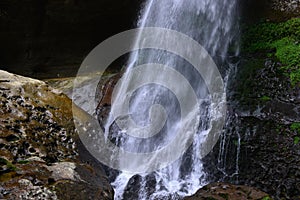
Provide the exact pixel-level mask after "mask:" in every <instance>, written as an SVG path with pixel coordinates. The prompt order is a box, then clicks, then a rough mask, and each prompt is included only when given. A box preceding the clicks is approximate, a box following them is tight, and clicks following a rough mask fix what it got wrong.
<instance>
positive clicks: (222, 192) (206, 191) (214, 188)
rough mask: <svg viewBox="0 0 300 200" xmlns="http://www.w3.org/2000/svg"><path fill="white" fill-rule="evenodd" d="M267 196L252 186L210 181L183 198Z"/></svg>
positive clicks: (231, 199)
mask: <svg viewBox="0 0 300 200" xmlns="http://www.w3.org/2000/svg"><path fill="white" fill-rule="evenodd" d="M268 197H269V195H268V194H266V193H264V192H262V191H260V190H258V189H255V188H252V187H248V186H243V185H231V184H228V183H212V184H209V185H206V186H204V187H203V188H202V189H200V190H198V192H197V193H196V194H195V195H193V196H191V197H186V198H184V200H208V199H209V200H224V199H226V200H237V199H238V200H247V199H253V200H262V199H268V200H271V198H268Z"/></svg>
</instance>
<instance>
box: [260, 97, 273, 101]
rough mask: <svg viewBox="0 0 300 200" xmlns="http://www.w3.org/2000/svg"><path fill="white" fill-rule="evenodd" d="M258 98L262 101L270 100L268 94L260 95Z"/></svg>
mask: <svg viewBox="0 0 300 200" xmlns="http://www.w3.org/2000/svg"><path fill="white" fill-rule="evenodd" d="M260 100H262V101H270V100H271V97H268V96H262V97H260Z"/></svg>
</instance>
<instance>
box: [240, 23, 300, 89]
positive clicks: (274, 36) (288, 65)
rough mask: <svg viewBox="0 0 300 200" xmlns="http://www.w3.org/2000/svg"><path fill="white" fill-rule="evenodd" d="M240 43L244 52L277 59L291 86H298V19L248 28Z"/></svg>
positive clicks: (299, 30) (299, 64) (299, 55)
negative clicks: (263, 54) (260, 53)
mask: <svg viewBox="0 0 300 200" xmlns="http://www.w3.org/2000/svg"><path fill="white" fill-rule="evenodd" d="M242 41H243V42H242V43H243V45H242V46H243V51H244V52H248V53H255V52H262V53H265V54H266V56H268V57H274V58H276V59H278V60H279V61H280V62H281V63H282V64H283V70H284V71H285V74H287V75H288V76H289V78H290V81H291V84H292V85H293V86H297V85H300V18H294V19H290V20H288V21H286V22H282V23H270V22H263V23H259V24H256V25H254V26H251V27H248V28H246V30H245V35H244V37H243V39H242Z"/></svg>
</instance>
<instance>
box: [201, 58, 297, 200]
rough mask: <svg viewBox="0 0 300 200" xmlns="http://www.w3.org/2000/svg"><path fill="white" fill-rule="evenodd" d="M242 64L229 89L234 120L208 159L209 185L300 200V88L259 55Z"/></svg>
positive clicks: (278, 66)
mask: <svg viewBox="0 0 300 200" xmlns="http://www.w3.org/2000/svg"><path fill="white" fill-rule="evenodd" d="M241 66H243V68H240V70H239V71H238V74H237V75H236V77H235V78H234V81H232V83H231V84H230V86H229V91H232V92H231V93H230V94H229V95H228V98H229V102H230V105H229V108H230V112H231V113H230V116H231V119H230V120H229V122H228V124H227V129H226V132H225V133H224V134H223V135H222V137H221V139H220V144H219V145H216V147H215V148H214V151H213V152H212V153H211V154H210V156H211V157H210V156H208V157H207V158H206V159H207V160H206V165H207V166H206V168H207V170H208V171H209V173H210V174H213V175H212V176H213V177H212V178H211V181H217V180H221V181H225V182H232V183H237V184H242V185H243V184H246V185H250V186H253V187H256V188H259V189H261V190H262V191H265V192H267V193H269V194H270V195H272V197H273V198H274V199H293V200H294V199H295V200H296V199H299V198H300V185H299V183H300V167H299V166H300V162H299V161H300V146H299V145H300V143H299V136H300V123H299V122H300V104H299V102H300V94H299V88H298V87H293V86H291V84H290V82H289V80H288V77H287V76H285V75H284V74H282V71H281V68H280V66H281V65H280V63H278V62H274V61H271V60H270V59H260V58H258V56H256V57H251V58H248V59H244V60H242V61H241ZM211 158H212V160H210V159H211ZM212 163H214V164H212Z"/></svg>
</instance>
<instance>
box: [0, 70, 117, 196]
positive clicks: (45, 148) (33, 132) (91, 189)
mask: <svg viewBox="0 0 300 200" xmlns="http://www.w3.org/2000/svg"><path fill="white" fill-rule="evenodd" d="M0 108H1V109H0V181H1V183H0V199H14V200H17V199H22V200H24V199H101V200H103V199H104V200H106V199H107V200H109V199H113V190H112V188H111V186H110V185H109V183H108V181H107V179H106V176H105V174H104V172H103V170H102V168H101V167H100V165H98V164H95V162H94V161H93V159H92V158H91V157H88V156H87V155H88V154H87V152H86V151H85V149H84V148H83V147H82V145H81V144H80V141H79V139H78V136H77V135H76V131H75V127H74V124H73V115H72V101H71V100H70V99H69V98H68V97H67V96H66V95H64V94H62V93H60V92H59V91H58V90H55V89H53V88H51V87H49V86H48V85H47V84H45V83H44V82H42V81H39V80H35V79H30V78H25V77H21V76H17V75H14V74H10V73H8V72H5V71H0ZM93 163H94V164H93Z"/></svg>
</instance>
